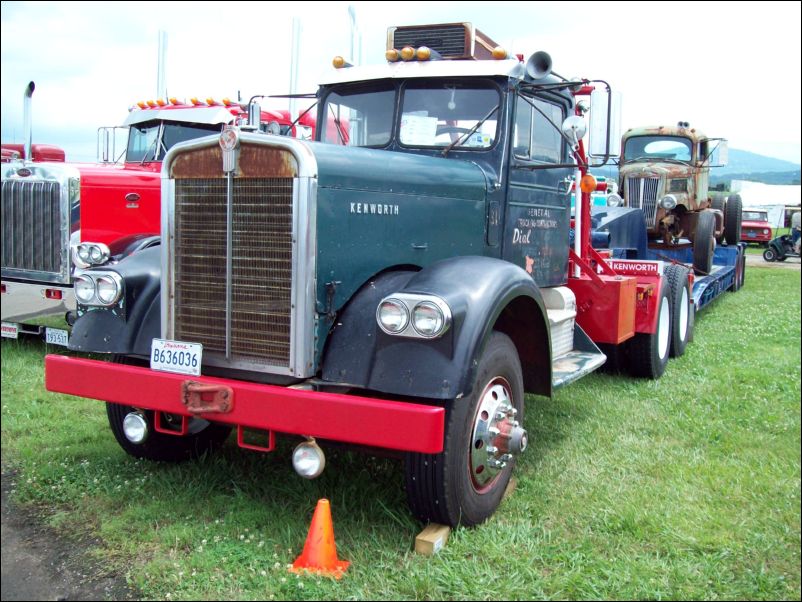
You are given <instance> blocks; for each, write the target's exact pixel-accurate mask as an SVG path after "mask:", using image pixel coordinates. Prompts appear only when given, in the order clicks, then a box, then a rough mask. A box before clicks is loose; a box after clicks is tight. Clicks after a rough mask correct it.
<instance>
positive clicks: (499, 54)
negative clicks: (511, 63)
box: [493, 46, 508, 61]
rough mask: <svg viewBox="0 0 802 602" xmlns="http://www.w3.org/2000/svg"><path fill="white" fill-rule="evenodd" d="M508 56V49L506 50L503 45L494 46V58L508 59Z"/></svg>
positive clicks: (498, 59)
mask: <svg viewBox="0 0 802 602" xmlns="http://www.w3.org/2000/svg"><path fill="white" fill-rule="evenodd" d="M507 56H508V54H507V51H506V50H504V49H503V48H502V47H501V46H496V47H495V48H493V58H494V59H496V60H497V61H500V60H503V59H506V58H507Z"/></svg>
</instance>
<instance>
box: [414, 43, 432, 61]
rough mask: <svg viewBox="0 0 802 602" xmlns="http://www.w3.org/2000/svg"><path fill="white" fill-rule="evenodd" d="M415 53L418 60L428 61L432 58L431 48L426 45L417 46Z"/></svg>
mask: <svg viewBox="0 0 802 602" xmlns="http://www.w3.org/2000/svg"><path fill="white" fill-rule="evenodd" d="M415 54H416V55H417V56H418V60H419V61H428V60H429V59H430V58H432V50H431V48H427V47H426V46H421V47H420V48H418V50H417V52H416V53H415Z"/></svg>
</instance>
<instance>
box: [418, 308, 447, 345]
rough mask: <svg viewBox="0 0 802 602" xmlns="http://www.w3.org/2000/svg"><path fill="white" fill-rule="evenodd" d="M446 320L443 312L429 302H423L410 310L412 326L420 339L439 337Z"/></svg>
mask: <svg viewBox="0 0 802 602" xmlns="http://www.w3.org/2000/svg"><path fill="white" fill-rule="evenodd" d="M445 322H446V319H445V316H444V315H443V311H442V310H441V309H440V308H439V307H437V305H435V304H434V303H432V302H431V301H423V302H421V303H418V304H417V305H416V306H415V309H414V310H412V326H413V327H414V328H415V331H416V332H417V333H418V334H419V335H421V336H422V337H427V338H429V337H436V336H437V335H439V334H440V333H441V332H442V330H443V326H444V325H445Z"/></svg>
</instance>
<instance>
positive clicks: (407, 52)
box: [401, 46, 415, 61]
mask: <svg viewBox="0 0 802 602" xmlns="http://www.w3.org/2000/svg"><path fill="white" fill-rule="evenodd" d="M414 58H415V49H414V48H413V47H412V46H404V47H403V48H402V49H401V60H402V61H411V60H412V59H414Z"/></svg>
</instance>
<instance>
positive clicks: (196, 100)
mask: <svg viewBox="0 0 802 602" xmlns="http://www.w3.org/2000/svg"><path fill="white" fill-rule="evenodd" d="M189 102H191V103H192V104H193V105H195V106H196V107H197V106H198V105H200V104H203V103H202V102H201V101H199V100H198V97H197V96H193V97H192V98H190V99H189Z"/></svg>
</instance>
